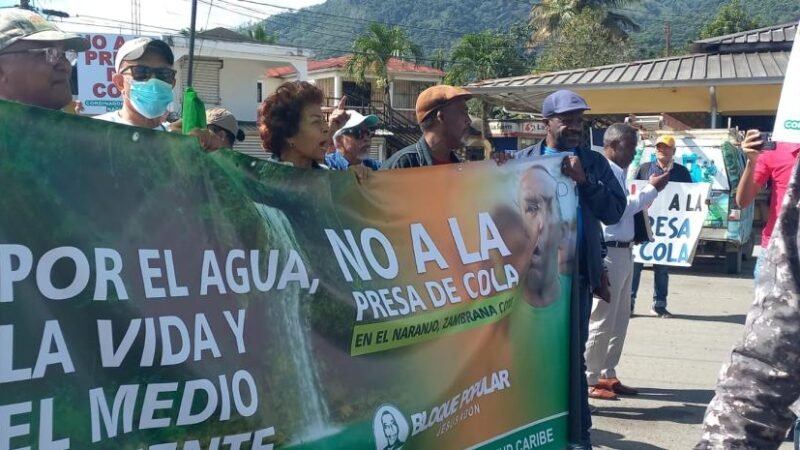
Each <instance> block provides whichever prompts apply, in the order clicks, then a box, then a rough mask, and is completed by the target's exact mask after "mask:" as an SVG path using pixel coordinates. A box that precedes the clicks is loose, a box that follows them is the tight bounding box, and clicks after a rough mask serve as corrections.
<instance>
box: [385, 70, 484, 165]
mask: <svg viewBox="0 0 800 450" xmlns="http://www.w3.org/2000/svg"><path fill="white" fill-rule="evenodd" d="M471 97H472V94H471V93H470V92H469V91H467V90H465V89H461V88H458V87H455V86H448V85H444V84H442V85H438V86H433V87H430V88H428V89H426V90H424V91H422V93H421V94H419V97H417V107H416V116H417V122H418V123H419V126H420V128H421V129H422V138H421V139H420V140H419V141H417V143H416V144H414V145H410V146H408V147H406V148H404V149H402V150H400V151H398V152H397V153H395V154H394V155H392V156H391V157H390V158H389V159H387V160H386V162H385V163H384V164H383V167H382V168H383V169H402V168H408V167H422V166H435V165H439V164H451V163H458V162H461V160H460V159H459V158H458V156H456V154H455V153H454V152H455V151H456V150H458V149H460V148H461V147H463V146H464V141H465V139H466V138H467V136H469V131H470V126H471V125H472V120H471V119H470V117H469V111H468V110H467V100H469V99H470V98H471Z"/></svg>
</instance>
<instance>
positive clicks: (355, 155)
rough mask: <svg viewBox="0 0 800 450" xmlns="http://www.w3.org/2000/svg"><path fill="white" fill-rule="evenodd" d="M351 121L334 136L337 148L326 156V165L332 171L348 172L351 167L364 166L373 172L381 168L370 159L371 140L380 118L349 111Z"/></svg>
mask: <svg viewBox="0 0 800 450" xmlns="http://www.w3.org/2000/svg"><path fill="white" fill-rule="evenodd" d="M348 115H349V117H350V118H349V119H348V120H347V123H345V124H344V126H343V127H342V128H340V129H339V130H338V131H337V132H336V133H335V134H334V135H333V141H334V143H335V144H336V148H335V150H334V151H333V152H332V153H328V154H327V155H325V164H326V165H327V166H328V167H329V168H330V169H332V170H346V169H347V168H348V167H350V166H354V165H359V164H361V165H363V166H365V167H367V168H370V169H372V170H378V169H380V168H381V163H380V162H379V161H376V160H374V159H369V147H370V138H371V137H372V136H373V134H374V133H375V127H377V126H378V117H377V116H374V115H368V116H364V115H362V114H360V113H359V112H357V111H348Z"/></svg>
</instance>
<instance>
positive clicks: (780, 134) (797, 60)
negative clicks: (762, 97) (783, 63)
mask: <svg viewBox="0 0 800 450" xmlns="http://www.w3.org/2000/svg"><path fill="white" fill-rule="evenodd" d="M798 35H800V34H798ZM798 98H800V39H797V37H795V40H794V45H793V46H792V55H791V56H790V57H789V66H788V67H787V69H786V78H784V80H783V90H782V91H781V103H780V105H779V106H778V115H777V117H776V118H775V131H774V132H773V133H772V140H773V141H778V142H794V143H798V144H800V102H799V101H797V99H798Z"/></svg>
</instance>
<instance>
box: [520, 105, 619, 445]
mask: <svg viewBox="0 0 800 450" xmlns="http://www.w3.org/2000/svg"><path fill="white" fill-rule="evenodd" d="M589 109H590V108H589V105H587V104H586V101H585V100H584V99H583V98H581V97H580V96H579V95H578V94H576V93H574V92H572V91H569V90H561V91H557V92H555V93H553V94H551V95H549V96H548V97H547V98H546V99H545V100H544V103H543V104H542V116H544V126H545V132H546V133H547V136H546V137H545V139H544V141H543V142H540V143H539V144H536V145H534V146H532V147H529V148H526V149H523V150H520V151H519V152H517V153H516V154H515V155H514V156H515V158H520V157H527V156H535V155H553V154H559V153H561V152H572V153H574V155H572V156H565V157H564V159H563V162H562V166H561V171H562V172H563V173H564V175H566V176H568V177H570V178H571V179H572V180H573V181H575V183H576V184H577V185H578V196H579V198H580V201H579V206H578V230H579V231H578V233H579V237H578V254H579V261H580V262H579V280H578V283H577V286H578V299H579V302H578V307H579V315H580V327H579V328H580V329H579V334H580V337H579V341H578V342H577V343H576V344H577V347H578V350H579V353H580V355H581V360H582V361H581V371H580V376H579V378H580V379H579V380H573V381H572V383H580V386H581V389H580V392H581V396H580V398H579V399H578V400H579V401H580V406H581V411H580V423H581V436H579V439H580V442H577V443H576V444H574V445H573V448H576V449H586V448H591V437H590V434H589V429H590V428H591V426H592V417H591V413H590V411H589V397H588V393H589V387H588V385H587V384H586V376H585V371H586V364H585V361H584V360H583V356H584V351H585V346H586V340H587V339H588V335H589V315H590V313H591V306H592V291H594V290H595V289H597V288H600V287H601V282H602V280H603V274H604V269H603V248H604V247H603V243H602V229H601V227H600V222H602V223H604V224H606V225H612V224H615V223H617V222H618V221H619V219H620V218H621V217H622V214H623V212H624V211H625V205H626V200H625V194H624V192H623V190H622V188H621V187H620V185H619V182H618V181H617V178H616V177H615V176H614V172H612V171H611V168H610V167H609V164H608V161H606V159H605V158H604V157H603V156H602V155H600V154H599V153H597V152H594V151H592V150H588V149H585V148H583V147H581V137H582V133H583V116H584V111H587V110H589Z"/></svg>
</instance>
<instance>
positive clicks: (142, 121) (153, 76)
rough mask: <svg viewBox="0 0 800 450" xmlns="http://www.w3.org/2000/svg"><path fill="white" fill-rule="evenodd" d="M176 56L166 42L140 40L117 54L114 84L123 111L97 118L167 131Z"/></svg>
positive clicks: (131, 41)
mask: <svg viewBox="0 0 800 450" xmlns="http://www.w3.org/2000/svg"><path fill="white" fill-rule="evenodd" d="M174 63H175V57H174V56H173V54H172V49H170V48H169V45H167V43H166V42H164V41H161V40H158V39H154V38H149V37H140V38H136V39H131V40H129V41H128V42H126V43H125V44H123V45H122V47H120V48H119V50H118V51H117V57H116V59H115V61H114V69H115V70H116V73H115V74H114V76H113V77H112V81H113V82H114V85H115V86H116V87H117V88H118V89H119V91H120V92H122V99H123V101H122V109H121V110H119V111H112V112H109V113H106V114H101V115H99V116H96V117H95V118H96V119H100V120H107V121H109V122H115V123H122V124H125V125H131V126H135V127H141V128H152V129H154V130H163V131H167V127H168V126H169V124H167V123H165V119H166V115H167V107H168V106H169V104H170V103H172V101H173V93H172V90H173V88H174V87H175V74H176V71H175V70H174V69H173V68H172V65H173V64H174Z"/></svg>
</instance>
